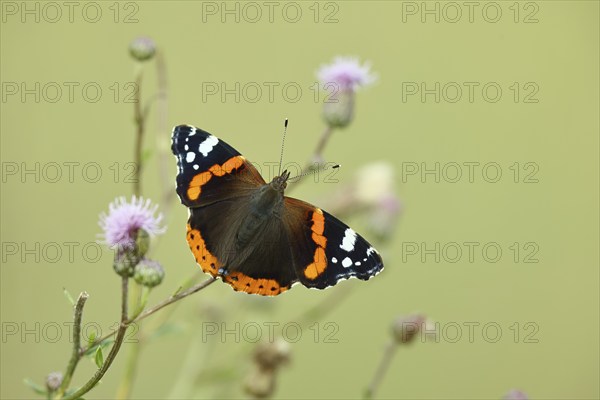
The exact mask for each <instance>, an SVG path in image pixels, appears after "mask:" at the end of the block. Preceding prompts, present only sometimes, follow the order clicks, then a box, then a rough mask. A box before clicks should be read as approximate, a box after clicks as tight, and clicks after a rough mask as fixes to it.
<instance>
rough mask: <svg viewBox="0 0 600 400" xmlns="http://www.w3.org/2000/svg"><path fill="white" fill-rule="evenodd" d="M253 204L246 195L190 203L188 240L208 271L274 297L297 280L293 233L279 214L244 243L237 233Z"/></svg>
mask: <svg viewBox="0 0 600 400" xmlns="http://www.w3.org/2000/svg"><path fill="white" fill-rule="evenodd" d="M249 204H250V202H249V201H248V198H245V197H244V198H237V199H230V200H224V201H220V202H218V203H213V204H211V205H208V206H205V207H198V208H191V209H190V219H189V222H188V243H189V244H190V249H191V250H192V252H193V253H194V256H195V258H196V262H197V263H198V264H200V266H201V267H202V270H203V271H204V272H206V273H209V274H211V275H212V276H221V277H222V279H223V281H224V282H226V283H228V284H229V285H231V286H232V287H233V288H234V290H239V291H242V292H246V293H251V294H260V295H263V296H275V295H278V294H280V293H282V292H284V291H286V290H287V289H289V288H290V287H291V285H292V283H294V282H295V281H297V277H296V272H295V270H294V267H293V265H292V262H291V259H292V256H291V249H290V245H289V241H288V235H287V232H286V230H285V227H284V224H283V223H282V221H281V220H280V219H279V218H268V219H266V220H265V221H264V223H262V224H260V225H259V226H257V229H256V234H255V235H254V236H253V237H252V239H251V240H250V241H249V242H248V243H245V244H244V246H243V247H239V245H238V240H237V238H236V235H237V233H238V232H239V231H240V226H241V224H242V221H243V220H244V218H245V217H246V216H247V215H249V214H250V210H249V209H248V207H249Z"/></svg>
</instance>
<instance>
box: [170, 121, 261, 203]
mask: <svg viewBox="0 0 600 400" xmlns="http://www.w3.org/2000/svg"><path fill="white" fill-rule="evenodd" d="M171 150H172V151H173V154H175V156H176V157H177V178H176V179H177V194H178V195H179V198H180V200H181V202H182V203H183V204H184V205H186V206H187V207H198V206H203V205H207V204H211V203H214V202H218V201H221V200H223V199H228V198H233V197H243V196H247V195H249V193H250V192H251V191H252V189H255V188H256V187H258V186H260V185H264V184H265V181H264V180H263V179H262V177H261V176H260V174H259V173H258V171H257V170H256V168H254V166H253V165H252V164H250V163H249V162H248V161H247V160H246V159H245V158H244V157H243V156H242V155H240V153H239V152H238V151H237V150H235V149H234V148H233V147H231V146H230V145H228V144H227V143H225V142H224V141H222V140H220V139H218V138H217V137H216V136H214V135H211V134H210V133H208V132H206V131H203V130H202V129H198V128H195V127H193V126H189V125H179V126H177V127H175V129H173V135H172V145H171Z"/></svg>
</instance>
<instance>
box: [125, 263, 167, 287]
mask: <svg viewBox="0 0 600 400" xmlns="http://www.w3.org/2000/svg"><path fill="white" fill-rule="evenodd" d="M164 277H165V270H164V269H163V267H162V266H161V265H160V264H159V263H158V262H157V261H154V260H148V259H143V260H142V261H140V263H139V264H138V265H136V266H135V270H134V275H133V279H135V281H136V282H137V283H139V284H140V285H142V286H146V287H149V288H153V287H154V286H157V285H159V284H160V283H161V282H162V280H163V278H164Z"/></svg>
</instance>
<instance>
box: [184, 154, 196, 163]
mask: <svg viewBox="0 0 600 400" xmlns="http://www.w3.org/2000/svg"><path fill="white" fill-rule="evenodd" d="M195 158H196V153H194V152H193V151H190V152H189V153H187V154H186V156H185V161H187V162H189V163H191V162H192V161H194V159H195Z"/></svg>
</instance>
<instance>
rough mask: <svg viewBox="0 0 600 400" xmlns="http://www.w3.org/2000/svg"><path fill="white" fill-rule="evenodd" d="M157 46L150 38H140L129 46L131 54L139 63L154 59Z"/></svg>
mask: <svg viewBox="0 0 600 400" xmlns="http://www.w3.org/2000/svg"><path fill="white" fill-rule="evenodd" d="M154 53H156V44H155V43H154V40H152V39H150V38H149V37H143V36H142V37H138V38H136V39H134V40H133V41H132V42H131V43H130V44H129V54H131V57H133V58H134V59H136V60H138V61H146V60H149V59H151V58H152V57H154Z"/></svg>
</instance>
